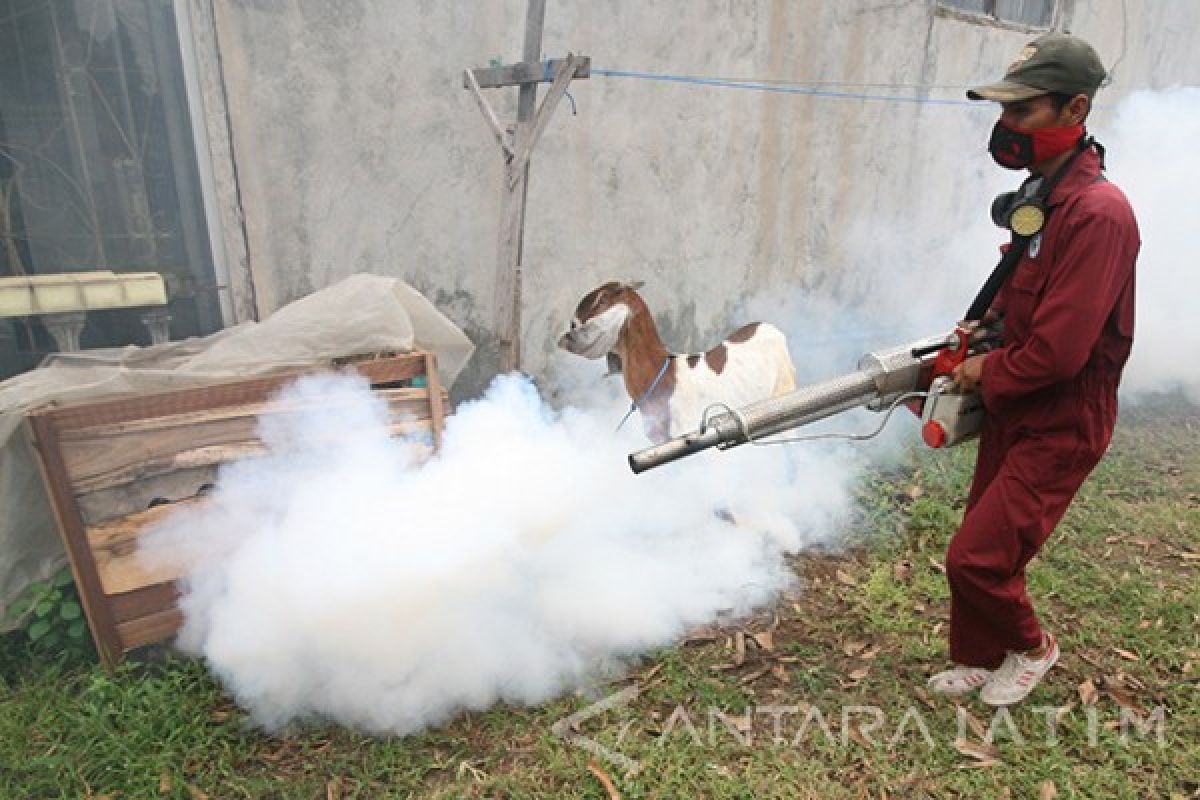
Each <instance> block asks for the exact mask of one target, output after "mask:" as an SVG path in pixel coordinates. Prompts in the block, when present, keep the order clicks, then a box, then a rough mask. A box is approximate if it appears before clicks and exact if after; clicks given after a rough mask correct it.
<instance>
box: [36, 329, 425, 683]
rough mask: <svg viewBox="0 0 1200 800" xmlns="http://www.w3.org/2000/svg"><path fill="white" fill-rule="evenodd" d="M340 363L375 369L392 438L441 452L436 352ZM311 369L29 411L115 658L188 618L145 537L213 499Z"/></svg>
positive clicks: (77, 572)
mask: <svg viewBox="0 0 1200 800" xmlns="http://www.w3.org/2000/svg"><path fill="white" fill-rule="evenodd" d="M327 368H328V367H326V369H327ZM336 368H337V369H339V370H353V371H356V372H358V373H360V374H362V375H363V376H364V377H366V378H367V380H368V381H369V382H370V384H371V386H372V388H373V390H374V391H375V393H376V394H377V395H380V396H382V397H383V398H384V399H385V400H386V402H387V404H388V408H389V411H390V413H391V419H392V432H393V434H394V435H403V434H411V433H421V434H427V435H428V438H429V441H430V442H431V443H432V446H433V448H434V449H436V448H438V447H439V446H440V444H441V434H442V428H443V426H444V420H445V408H446V404H447V400H446V394H445V391H444V389H443V388H442V387H441V385H440V384H439V382H438V377H437V369H436V361H435V359H434V356H433V354H432V353H423V352H417V353H407V354H403V355H396V356H388V357H381V358H373V359H369V360H360V361H355V362H353V363H347V364H341V365H339V366H337V367H336ZM312 371H315V369H307V370H291V371H288V372H282V373H276V374H272V375H270V376H268V377H261V378H252V379H245V380H238V381H231V382H227V383H221V384H215V385H211V386H205V387H201V388H194V389H181V390H176V391H170V392H162V393H156V394H150V395H143V396H140V397H128V398H120V399H115V400H105V401H102V402H97V403H85V404H78V405H71V406H63V407H45V408H41V409H37V410H35V411H33V412H31V413H30V414H29V415H28V423H29V429H30V433H31V436H32V438H33V444H34V449H35V451H36V452H37V454H38V458H39V462H40V467H41V471H42V477H43V479H44V481H45V483H46V489H47V494H48V495H49V497H50V501H51V505H52V507H53V509H54V515H55V518H56V520H57V523H58V530H59V533H60V534H61V536H62V539H63V544H64V546H65V547H66V551H67V556H68V559H69V560H70V563H71V571H72V573H73V574H74V576H75V584H76V586H77V587H78V589H79V596H80V599H81V600H82V602H83V607H84V611H85V613H86V616H87V622H88V626H89V628H90V629H91V633H92V638H93V640H94V641H95V643H96V650H97V652H99V654H100V658H101V660H102V661H103V662H104V664H105V665H106V666H108V667H112V666H114V665H115V664H117V663H118V662H120V661H121V659H123V658H124V656H125V654H126V653H127V652H129V651H130V650H132V649H134V648H137V647H141V646H144V645H148V644H153V643H156V642H161V641H164V640H166V639H168V638H169V637H171V636H172V635H174V633H175V632H176V631H177V630H178V628H179V625H180V623H181V621H182V616H181V613H180V611H179V609H178V607H177V606H176V599H177V597H178V592H177V590H176V588H175V583H174V581H175V579H176V578H177V577H179V576H178V575H175V574H171V573H170V572H166V571H158V572H155V571H148V570H147V569H146V568H145V567H144V566H143V565H142V564H141V563H140V562H139V561H138V559H136V557H135V553H136V550H137V540H138V536H139V535H140V534H141V532H142V531H143V530H145V529H146V528H147V526H148V525H150V524H151V523H153V522H155V521H156V520H158V519H160V518H161V517H163V516H164V515H165V514H167V513H168V512H170V511H171V510H173V509H176V508H178V507H179V506H180V505H181V504H190V503H202V502H204V499H203V493H204V491H205V489H206V488H207V487H209V486H211V485H212V484H213V483H214V482H215V480H216V473H217V469H218V468H219V467H220V466H221V465H222V464H224V463H227V462H229V461H232V460H236V459H238V458H244V457H246V456H252V455H256V454H259V453H262V452H263V451H264V445H263V443H262V442H261V441H260V440H259V439H258V437H257V435H256V433H255V430H256V420H257V418H258V416H259V415H260V414H264V413H267V414H274V413H288V412H289V411H295V410H297V409H295V408H289V407H282V406H279V405H278V404H270V403H269V402H268V401H269V399H270V397H271V395H273V394H274V393H275V392H277V391H278V390H279V389H280V388H281V387H283V386H284V385H285V384H287V383H289V382H291V381H293V380H295V379H296V377H298V376H299V375H302V374H304V373H306V372H312ZM413 378H423V379H424V382H425V386H423V387H422V386H419V387H413V386H411V383H413V381H412V379H413ZM418 383H419V381H418ZM414 418H415V419H414Z"/></svg>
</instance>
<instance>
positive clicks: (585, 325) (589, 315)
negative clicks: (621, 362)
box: [558, 281, 643, 358]
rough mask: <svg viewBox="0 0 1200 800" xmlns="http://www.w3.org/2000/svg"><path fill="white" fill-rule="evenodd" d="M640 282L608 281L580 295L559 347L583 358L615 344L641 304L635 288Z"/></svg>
mask: <svg viewBox="0 0 1200 800" xmlns="http://www.w3.org/2000/svg"><path fill="white" fill-rule="evenodd" d="M640 288H642V282H641V281H637V282H635V283H632V284H624V283H617V282H616V281H610V282H608V283H606V284H604V285H603V286H599V287H597V288H595V289H593V290H592V291H590V292H588V293H587V294H585V295H584V296H583V299H582V300H580V301H579V305H578V306H576V307H575V316H574V317H573V318H572V319H571V329H570V330H568V331H567V332H566V333H564V334H563V335H562V336H560V337H559V339H558V346H559V347H561V348H562V349H563V350H566V351H567V352H569V353H574V354H575V355H579V356H583V357H584V358H603V357H604V356H605V355H607V354H608V353H610V352H612V351H613V350H614V349H615V348H616V346H617V340H618V339H620V338H621V330H622V329H623V328H624V326H625V321H626V320H628V319H629V317H630V315H631V314H632V313H633V312H634V311H635V310H636V309H637V308H638V307H640V306H642V305H643V303H642V302H641V298H638V299H637V300H634V299H633V298H636V297H637V290H638V289H640Z"/></svg>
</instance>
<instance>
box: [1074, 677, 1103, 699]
mask: <svg viewBox="0 0 1200 800" xmlns="http://www.w3.org/2000/svg"><path fill="white" fill-rule="evenodd" d="M1078 688H1079V700H1080V702H1081V703H1083V704H1084V705H1085V706H1094V705H1096V701H1098V700H1099V699H1100V692H1098V691H1096V684H1095V683H1093V682H1092V679H1091V678H1088V679H1087V680H1086V681H1084V682H1083V683H1081V684H1079V687H1078Z"/></svg>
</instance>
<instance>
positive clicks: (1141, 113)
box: [1097, 87, 1200, 402]
mask: <svg viewBox="0 0 1200 800" xmlns="http://www.w3.org/2000/svg"><path fill="white" fill-rule="evenodd" d="M1097 137H1098V138H1100V139H1101V141H1103V142H1104V144H1105V145H1106V146H1107V147H1108V152H1109V155H1108V172H1109V175H1110V176H1111V177H1112V179H1113V181H1114V182H1115V183H1116V184H1117V185H1118V186H1120V187H1121V188H1122V189H1123V190H1124V191H1125V193H1126V195H1127V196H1128V197H1129V202H1130V204H1131V205H1132V206H1133V210H1134V213H1135V214H1136V215H1137V218H1138V225H1139V227H1140V228H1141V235H1142V251H1141V254H1140V256H1139V258H1138V266H1137V321H1136V327H1135V333H1134V345H1133V354H1132V356H1131V357H1130V359H1129V364H1128V366H1127V368H1126V371H1125V375H1124V377H1123V380H1122V388H1123V389H1124V390H1125V393H1126V394H1135V393H1140V392H1156V391H1158V392H1161V391H1169V390H1172V389H1177V388H1182V389H1183V390H1184V391H1186V392H1187V394H1188V396H1189V397H1190V398H1191V400H1192V401H1193V402H1200V358H1197V357H1196V353H1198V352H1200V264H1198V262H1197V259H1196V251H1197V240H1196V236H1197V223H1198V222H1200V153H1198V152H1197V150H1196V143H1197V142H1198V141H1200V87H1179V88H1174V89H1168V90H1164V91H1139V92H1134V93H1133V94H1131V95H1129V96H1128V97H1126V98H1125V99H1124V100H1122V101H1121V103H1120V104H1118V106H1117V108H1116V111H1115V114H1114V115H1113V117H1112V119H1111V122H1110V123H1109V124H1108V125H1106V126H1104V127H1102V128H1098V130H1097Z"/></svg>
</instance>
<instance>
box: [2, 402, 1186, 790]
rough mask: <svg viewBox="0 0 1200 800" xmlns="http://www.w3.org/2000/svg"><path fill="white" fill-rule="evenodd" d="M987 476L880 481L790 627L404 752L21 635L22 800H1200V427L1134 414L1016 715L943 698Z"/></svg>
mask: <svg viewBox="0 0 1200 800" xmlns="http://www.w3.org/2000/svg"><path fill="white" fill-rule="evenodd" d="M973 457H974V448H973V447H972V446H967V447H961V448H958V449H957V450H955V451H952V452H948V453H935V452H930V451H925V450H916V449H914V450H913V451H912V452H911V454H910V455H909V456H908V457H907V458H906V460H905V462H904V463H902V464H900V465H897V466H895V467H891V468H889V469H888V470H887V471H886V472H876V473H872V474H870V475H869V476H867V477H866V478H865V479H864V480H863V481H862V484H861V487H860V496H861V502H860V507H861V516H860V519H859V520H858V522H857V523H856V531H857V534H856V544H855V546H854V547H853V548H852V549H851V550H849V551H848V552H844V553H817V554H805V555H803V556H800V557H797V558H796V559H794V566H795V569H796V571H797V573H799V574H800V575H801V576H802V577H803V579H804V586H803V587H802V589H801V590H799V591H798V592H796V593H795V594H794V596H790V597H787V598H784V599H783V600H782V601H781V602H780V604H779V605H778V606H777V607H776V608H775V609H773V610H769V611H764V612H763V613H762V614H761V615H759V616H758V617H756V618H754V619H750V620H743V621H741V622H739V623H737V624H735V625H729V626H726V627H723V628H719V629H718V628H714V629H712V630H707V631H696V632H694V634H693V635H692V636H691V637H690V638H689V639H688V640H687V641H685V642H681V643H680V644H679V645H678V646H676V647H674V648H672V649H669V650H664V651H661V652H657V653H653V654H651V655H649V656H648V657H646V658H645V659H643V660H642V661H641V662H640V663H639V664H638V665H637V667H636V668H635V669H633V670H631V672H630V673H629V674H628V676H627V677H626V679H625V680H623V681H619V682H616V683H613V684H610V685H605V686H600V687H596V689H595V690H594V691H593V692H591V693H588V694H587V695H583V694H581V695H578V696H573V697H568V698H564V699H561V700H559V701H557V702H554V703H550V704H547V705H544V706H540V707H537V708H512V707H497V708H493V709H492V710H490V711H488V712H486V713H479V714H469V715H464V716H461V717H459V718H458V719H456V720H455V721H454V722H453V723H451V724H449V725H446V726H445V727H442V728H439V729H436V730H432V731H428V732H426V733H425V734H423V735H420V736H413V737H409V738H405V739H395V738H391V739H389V738H371V737H366V736H362V735H359V734H356V733H353V732H350V731H347V730H344V729H340V728H329V729H321V728H312V727H309V728H305V729H303V730H297V731H294V732H292V733H290V734H288V735H285V736H268V735H264V734H262V733H260V732H258V731H256V730H254V729H252V728H251V727H249V726H248V725H247V724H246V722H245V719H244V716H243V714H242V713H241V712H240V711H239V710H238V709H237V708H235V707H234V706H233V705H232V704H231V703H230V702H229V700H228V699H227V698H225V697H224V696H223V695H222V692H221V689H220V687H219V686H218V685H217V684H216V683H215V682H214V681H213V679H212V678H211V677H210V676H209V675H208V674H207V672H206V671H205V669H204V668H203V666H202V665H200V664H198V663H195V662H188V661H181V660H174V659H165V660H161V659H160V660H154V661H149V662H146V663H140V664H132V665H127V666H125V667H123V668H122V669H120V670H119V671H118V672H117V673H116V674H111V675H110V674H108V673H106V672H105V671H104V670H103V669H101V668H100V667H98V666H95V665H93V664H56V663H51V662H47V661H46V660H45V659H44V658H38V657H34V656H33V655H31V654H30V653H29V652H28V651H27V650H26V649H25V647H24V645H23V644H21V640H20V639H19V638H18V637H14V636H9V637H6V638H5V640H3V642H2V643H0V798H43V797H45V798H51V797H64V798H101V797H107V798H126V799H127V800H128V799H129V798H157V797H173V798H189V799H190V800H198V799H199V798H213V799H214V800H216V798H255V799H256V800H257V799H259V798H321V799H322V800H334V799H337V798H353V797H358V798H390V797H396V798H401V797H438V798H453V797H464V798H476V797H478V798H482V797H545V798H560V797H581V798H598V799H603V798H610V800H611V798H612V797H618V796H619V797H622V798H642V797H645V798H865V797H869V798H921V797H929V798H945V797H961V798H972V799H975V798H1002V797H1012V798H1053V797H1060V798H1062V797H1080V798H1191V797H1200V691H1198V689H1200V593H1198V592H1197V588H1198V587H1200V411H1198V410H1197V409H1195V408H1194V407H1189V406H1187V405H1185V404H1183V403H1182V402H1181V401H1178V400H1164V401H1160V402H1157V403H1155V404H1148V405H1143V406H1140V407H1138V408H1135V409H1133V410H1130V411H1127V412H1125V413H1124V415H1123V418H1122V423H1121V425H1120V426H1119V428H1118V432H1117V435H1116V437H1115V439H1114V442H1113V447H1112V450H1111V451H1110V453H1109V455H1108V457H1107V458H1106V459H1105V460H1104V462H1103V463H1102V464H1101V466H1100V467H1099V468H1098V469H1097V471H1096V473H1095V474H1094V475H1093V476H1092V478H1091V479H1090V480H1089V481H1088V483H1087V484H1086V486H1085V487H1084V489H1083V491H1082V492H1081V494H1080V496H1079V497H1078V498H1077V500H1076V502H1075V504H1074V506H1073V507H1072V509H1071V511H1070V513H1069V514H1068V516H1067V518H1066V519H1065V520H1064V522H1063V523H1062V525H1061V526H1060V528H1059V530H1058V531H1057V532H1056V533H1055V534H1054V536H1053V537H1052V539H1051V540H1050V543H1049V544H1048V546H1047V549H1046V550H1045V551H1044V552H1043V554H1042V555H1041V556H1039V557H1038V558H1037V559H1035V560H1034V562H1033V564H1032V565H1031V567H1030V571H1029V585H1030V593H1031V595H1032V596H1033V598H1034V602H1035V605H1036V606H1037V607H1038V609H1039V613H1040V614H1041V616H1042V619H1043V621H1044V623H1045V624H1046V626H1047V628H1049V629H1050V630H1052V631H1054V632H1055V633H1057V634H1058V636H1059V640H1060V642H1061V645H1062V648H1063V653H1064V655H1063V659H1062V661H1060V664H1059V667H1058V668H1056V669H1055V670H1054V671H1052V672H1051V674H1050V677H1049V678H1048V680H1047V682H1045V683H1044V684H1042V686H1040V687H1039V688H1038V689H1037V690H1036V691H1035V693H1034V695H1033V696H1032V697H1031V698H1030V699H1029V700H1027V701H1026V703H1025V704H1023V705H1021V706H1018V707H1016V708H1015V709H1013V710H1012V712H1011V713H1009V714H1000V715H994V714H993V713H992V710H991V709H989V708H987V707H986V706H984V705H982V704H981V703H980V702H979V701H978V700H974V699H973V700H968V701H965V702H963V703H962V705H961V707H956V705H955V704H954V703H952V702H948V701H945V700H942V699H939V698H931V697H929V696H928V695H927V694H926V693H925V691H924V688H923V687H924V684H925V679H926V677H927V676H928V675H929V674H930V672H931V671H933V670H935V669H938V668H941V666H942V665H943V664H944V663H945V657H946V656H945V654H946V647H945V639H944V636H945V627H946V624H947V615H948V599H947V589H946V585H945V577H944V575H942V573H941V566H940V564H941V561H942V557H943V554H944V552H945V545H946V541H947V539H948V538H949V536H950V535H951V533H953V531H954V528H955V526H956V524H957V522H958V520H959V517H960V515H961V508H962V502H963V498H964V496H965V493H966V484H967V482H968V480H969V478H970V470H971V465H972V459H973ZM604 698H608V701H609V702H608V703H607V704H606V705H605V706H602V707H600V708H595V707H593V706H592V704H593V703H594V702H596V701H598V700H601V699H604ZM572 714H576V715H577V716H576V718H575V721H574V722H573V723H570V724H565V725H560V726H559V728H558V730H559V731H560V733H562V734H565V735H560V733H556V732H555V730H553V729H552V728H553V726H554V724H555V722H556V721H558V720H560V719H563V718H565V717H568V716H570V715H572ZM1052 729H1053V733H1052V732H1051V730H1052ZM588 743H591V744H590V745H589V744H588ZM589 747H591V750H590V751H589V749H588V748H589ZM598 748H601V749H602V752H600V755H595V754H594V752H597V751H598V750H597V749H598ZM605 781H610V782H611V784H612V789H611V792H612V793H610V789H608V788H606V786H605Z"/></svg>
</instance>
